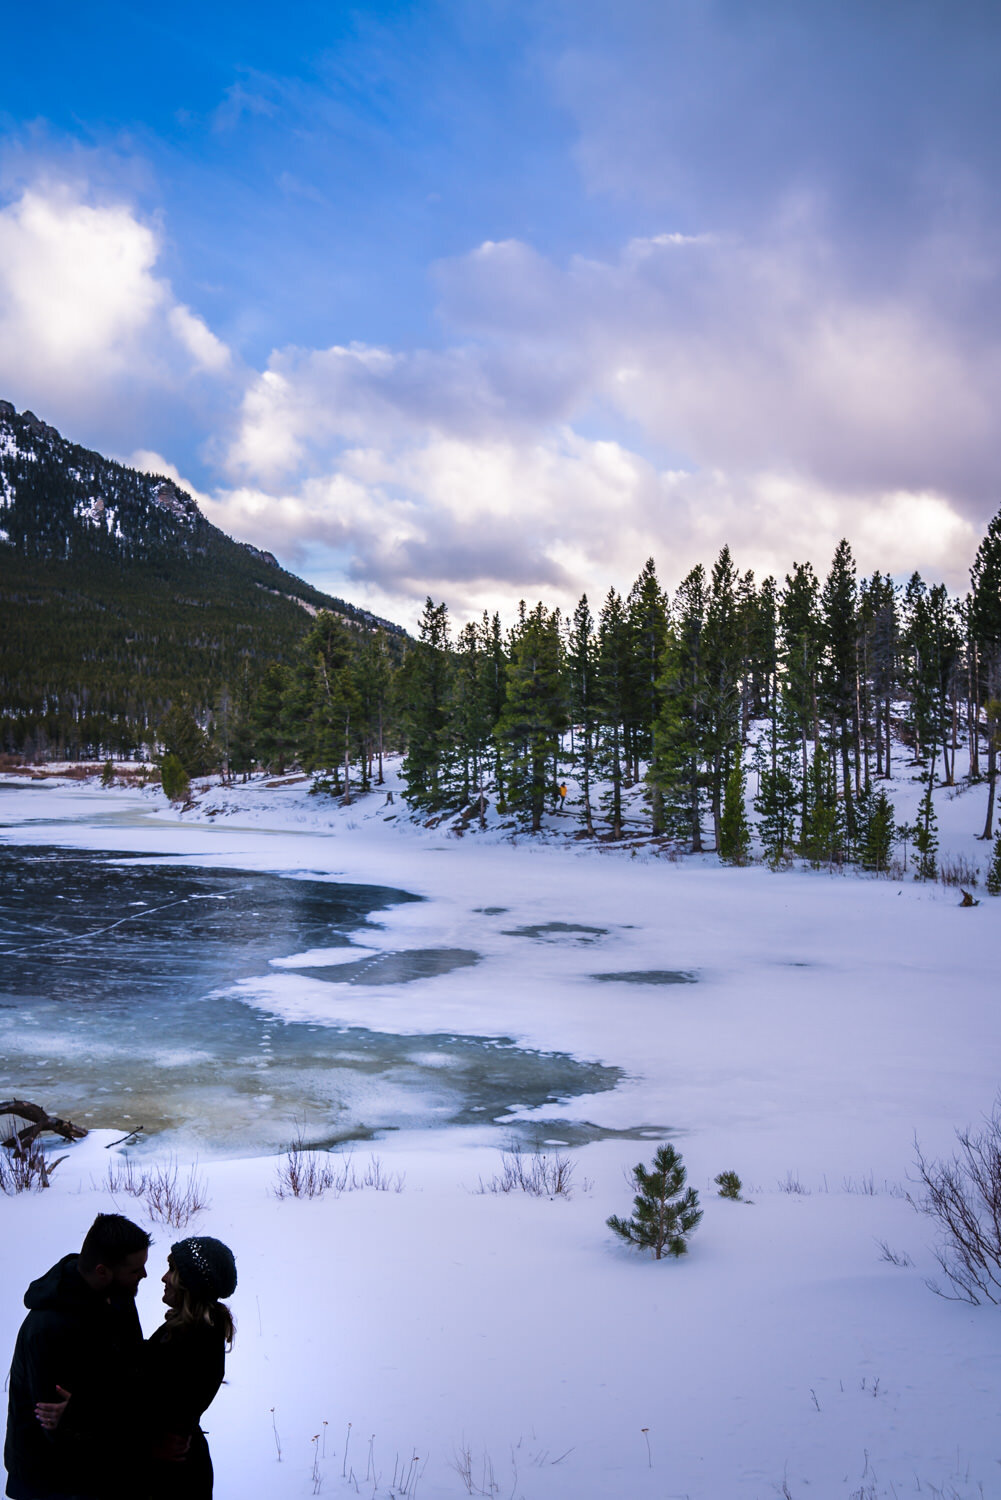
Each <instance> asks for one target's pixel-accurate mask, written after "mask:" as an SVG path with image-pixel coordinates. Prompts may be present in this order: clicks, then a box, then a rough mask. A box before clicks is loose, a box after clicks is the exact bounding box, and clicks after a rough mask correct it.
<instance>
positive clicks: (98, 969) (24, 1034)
mask: <svg viewBox="0 0 1001 1500" xmlns="http://www.w3.org/2000/svg"><path fill="white" fill-rule="evenodd" d="M0 891H2V893H3V894H2V897H0V950H2V952H0V956H2V960H3V968H2V977H0V1046H2V1049H3V1056H4V1058H5V1069H4V1072H5V1077H4V1079H3V1082H2V1084H0V1087H3V1088H6V1089H8V1090H9V1091H10V1092H11V1093H13V1094H14V1095H19V1096H21V1097H28V1098H36V1099H37V1100H38V1101H39V1102H41V1103H43V1104H45V1105H46V1106H47V1107H49V1108H50V1109H52V1110H54V1111H55V1112H57V1113H59V1114H62V1115H69V1116H70V1117H75V1118H77V1119H78V1120H79V1121H80V1123H82V1124H86V1125H90V1126H110V1127H114V1128H119V1127H121V1128H122V1129H129V1128H133V1127H135V1126H137V1125H143V1126H144V1127H145V1130H146V1132H147V1133H149V1134H155V1133H157V1132H161V1131H177V1132H180V1133H181V1134H182V1135H183V1136H185V1137H191V1136H193V1137H195V1138H196V1139H197V1140H198V1142H199V1144H200V1145H202V1146H204V1147H205V1148H206V1149H219V1150H224V1151H240V1152H245V1151H246V1152H255V1153H256V1152H258V1151H261V1150H273V1149H277V1148H278V1147H280V1146H281V1145H282V1144H284V1143H285V1142H286V1141H287V1140H288V1139H289V1136H290V1134H291V1128H292V1124H293V1121H295V1120H302V1119H305V1120H306V1121H307V1122H308V1126H309V1131H310V1134H311V1136H313V1137H314V1138H317V1139H324V1140H328V1141H334V1140H339V1139H350V1138H355V1137H361V1136H365V1135H368V1134H370V1133H372V1132H373V1131H376V1130H380V1129H386V1128H394V1127H396V1128H403V1127H410V1126H418V1125H424V1126H426V1125H456V1124H469V1123H483V1122H490V1121H493V1120H501V1119H505V1120H506V1119H507V1117H508V1116H509V1115H510V1113H511V1110H512V1109H520V1110H526V1109H528V1110H531V1109H538V1108H539V1107H540V1106H544V1105H546V1104H547V1103H553V1102H555V1101H558V1100H561V1099H566V1098H568V1097H571V1096H575V1095H583V1094H593V1093H596V1092H600V1091H602V1090H606V1089H610V1088H614V1086H615V1085H616V1083H617V1082H618V1081H619V1079H620V1077H621V1073H620V1071H619V1070H618V1069H616V1068H612V1067H606V1066H603V1065H602V1064H600V1063H594V1062H592V1063H582V1062H579V1061H576V1060H575V1059H574V1058H572V1057H570V1056H568V1055H566V1054H564V1053H559V1052H546V1051H533V1050H530V1049H527V1048H522V1047H519V1046H517V1045H516V1044H515V1042H514V1041H513V1040H512V1039H511V1038H510V1037H506V1036H497V1037H480V1036H466V1035H463V1034H461V1033H458V1032H449V1031H444V1030H438V1031H435V1032H434V1033H432V1034H428V1033H425V1032H421V1033H420V1034H419V1035H416V1036H415V1035H396V1034H393V1033H389V1032H386V1031H384V1030H379V1029H374V1028H373V1029H371V1030H369V1029H367V1028H365V1027H364V1026H360V1025H357V1024H352V1025H350V1026H346V1025H339V1024H337V1022H336V1018H333V1017H332V1018H331V1021H330V1023H329V1024H321V1023H320V1022H319V1021H317V1020H316V1019H315V1018H310V1019H309V1020H308V1021H306V1020H296V1019H294V1018H292V1019H288V1018H281V1017H278V1016H276V1015H275V1014H273V1013H269V1012H268V1011H267V1010H266V1009H262V1008H261V1007H260V1006H259V1005H255V1004H253V1003H248V1002H247V1000H246V999H245V998H241V994H240V990H239V986H240V985H241V984H243V985H248V984H249V985H250V986H251V988H252V987H253V981H254V980H255V979H259V980H260V981H261V982H262V983H264V982H266V980H267V977H268V976H269V975H274V974H275V971H276V968H278V971H279V972H280V973H282V974H286V975H290V976H293V977H294V975H295V974H296V973H301V974H302V975H303V977H304V978H306V977H308V978H309V979H310V980H315V979H321V980H324V981H327V982H328V983H330V984H331V985H335V984H336V985H343V984H347V985H351V986H354V987H355V993H358V988H359V987H362V992H363V987H364V986H365V985H370V986H373V987H374V986H377V985H378V986H382V985H398V984H400V985H402V984H408V983H413V982H416V981H418V980H425V981H429V980H434V981H435V982H436V983H440V982H444V983H457V982H463V981H464V976H465V975H468V974H470V973H472V972H473V971H474V969H475V965H476V964H477V963H478V962H479V960H480V955H479V954H478V953H476V952H474V951H473V950H471V949H464V948H413V949H409V950H404V951H394V950H390V951H385V950H384V949H380V948H378V947H375V946H373V945H372V942H371V939H381V938H382V930H381V928H380V926H379V923H378V916H379V914H380V913H381V912H384V911H387V910H389V909H391V908H394V907H399V906H400V905H402V904H405V903H412V902H414V901H416V900H417V899H418V898H417V897H415V896H413V895H411V894H410V893H408V892H406V891H403V890H399V889H395V888H391V887H384V886H375V885H358V884H348V883H343V882H337V881H332V880H330V879H329V878H327V879H320V878H317V877H316V876H315V875H309V874H303V873H302V872H297V873H296V874H295V875H294V876H288V875H274V874H267V873H260V872H253V871H245V870H227V869H220V868H215V867H213V868H205V867H202V866H197V865H192V866H182V865H178V864H176V863H174V862H172V861H167V860H156V859H150V858H149V857H148V856H147V857H139V856H134V857H130V856H123V855H117V856H114V857H112V856H108V855H106V854H102V853H98V852H93V851H87V850H75V849H72V850H71V849H62V848H55V847H51V848H50V847H41V848H39V847H35V848H30V849H23V848H19V847H16V846H9V845H8V846H4V847H0ZM367 938H368V939H370V941H366V939H367Z"/></svg>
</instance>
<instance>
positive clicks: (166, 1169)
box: [107, 1156, 209, 1229]
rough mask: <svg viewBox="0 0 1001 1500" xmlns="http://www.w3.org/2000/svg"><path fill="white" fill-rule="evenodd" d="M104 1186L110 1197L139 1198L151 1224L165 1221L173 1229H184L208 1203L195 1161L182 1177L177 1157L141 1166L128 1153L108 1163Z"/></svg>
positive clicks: (204, 1186) (203, 1181)
mask: <svg viewBox="0 0 1001 1500" xmlns="http://www.w3.org/2000/svg"><path fill="white" fill-rule="evenodd" d="M107 1185H108V1191H109V1192H110V1194H111V1196H112V1197H113V1198H114V1197H115V1196H116V1195H117V1194H121V1193H127V1194H128V1195H129V1196H130V1197H132V1198H142V1199H143V1201H144V1202H145V1204H146V1212H147V1213H148V1214H149V1216H150V1218H151V1219H152V1220H153V1221H154V1223H158V1224H168V1225H170V1227H171V1228H172V1229H183V1228H184V1227H185V1226H186V1225H187V1224H189V1223H190V1222H191V1220H192V1219H193V1218H194V1217H195V1215H196V1214H200V1213H201V1212H202V1210H203V1209H205V1208H208V1206H209V1200H208V1195H207V1191H206V1185H205V1179H204V1177H202V1176H201V1175H200V1174H199V1171H198V1163H197V1162H194V1163H192V1165H191V1166H190V1167H189V1168H188V1173H187V1176H186V1177H184V1176H182V1174H181V1169H180V1167H179V1166H178V1163H177V1159H176V1157H170V1158H168V1160H167V1161H166V1162H154V1163H153V1164H152V1165H151V1166H149V1167H140V1166H139V1165H138V1164H137V1163H136V1162H134V1161H133V1160H132V1158H131V1157H128V1156H126V1157H123V1158H122V1159H121V1160H120V1161H117V1162H110V1163H109V1165H108V1175H107Z"/></svg>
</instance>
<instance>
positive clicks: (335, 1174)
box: [274, 1129, 406, 1198]
mask: <svg viewBox="0 0 1001 1500" xmlns="http://www.w3.org/2000/svg"><path fill="white" fill-rule="evenodd" d="M275 1176H276V1182H275V1187H274V1195H275V1197H276V1198H322V1197H323V1195H324V1193H333V1195H334V1197H335V1198H339V1197H340V1196H341V1194H342V1193H354V1192H357V1191H358V1190H359V1189H362V1188H374V1189H375V1191H376V1192H377V1193H402V1192H403V1187H404V1184H405V1182H406V1174H405V1173H403V1172H388V1171H387V1170H386V1169H385V1168H384V1167H383V1165H382V1162H381V1160H380V1158H379V1157H378V1156H375V1155H373V1156H370V1157H369V1159H368V1166H367V1167H366V1168H365V1170H364V1171H363V1172H361V1173H359V1172H358V1171H356V1169H355V1166H354V1162H353V1160H352V1158H351V1157H350V1156H346V1157H332V1156H331V1155H330V1154H329V1153H328V1152H326V1151H318V1150H317V1149H316V1148H315V1147H313V1146H309V1145H307V1143H306V1139H305V1137H304V1135H303V1132H302V1130H301V1129H299V1130H297V1131H296V1134H295V1137H294V1138H293V1140H292V1141H291V1143H290V1144H289V1145H288V1146H287V1147H286V1149H285V1155H284V1156H283V1157H282V1158H281V1160H280V1161H279V1162H278V1166H277V1168H276V1173H275Z"/></svg>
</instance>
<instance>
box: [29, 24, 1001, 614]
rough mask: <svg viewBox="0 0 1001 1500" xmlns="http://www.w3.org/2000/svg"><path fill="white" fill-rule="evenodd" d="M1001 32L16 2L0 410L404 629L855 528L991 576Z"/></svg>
mask: <svg viewBox="0 0 1001 1500" xmlns="http://www.w3.org/2000/svg"><path fill="white" fill-rule="evenodd" d="M999 44H1001V12H999V11H998V9H997V7H996V6H995V5H993V4H991V5H980V4H976V3H970V4H964V5H963V6H955V5H950V4H947V3H931V0H881V3H880V4H879V5H872V4H871V3H855V0H815V3H811V4H803V3H802V0H761V3H760V4H757V5H754V6H751V5H747V4H746V3H743V0H726V3H724V0H658V3H628V0H627V3H624V4H620V5H619V6H617V7H616V8H615V9H614V12H613V9H612V8H611V7H609V6H607V5H599V4H592V3H590V0H572V3H565V4H561V3H556V0H553V3H547V0H535V3H530V4H516V3H508V0H478V3H468V4H461V3H438V4H430V3H414V4H409V5H403V4H398V5H360V6H357V7H354V8H348V7H346V6H343V7H342V6H331V5H329V4H328V5H319V4H292V5H290V6H288V7H286V8H285V9H282V8H281V7H277V6H275V5H269V6H265V5H262V4H257V3H253V0H251V3H246V4H242V5H239V6H237V5H229V4H206V5H201V6H197V7H196V6H194V5H191V4H176V5H174V6H172V7H170V8H169V9H168V8H158V9H157V10H156V11H154V10H153V8H151V7H135V6H131V5H124V4H122V5H111V4H96V5H93V6H90V7H88V8H86V9H83V8H80V7H77V6H70V5H68V4H56V5H54V6H49V7H48V8H47V9H46V10H45V11H44V13H41V12H40V13H37V14H32V13H31V12H29V10H28V8H27V7H19V8H17V9H16V11H14V12H13V13H12V14H11V15H10V16H9V17H6V18H5V52H6V53H7V56H8V58H10V59H13V60H15V61H16V66H13V67H10V66H8V67H7V68H5V71H4V78H3V82H2V85H0V397H4V398H7V399H10V400H13V401H14V402H15V404H16V405H17V406H18V407H19V408H21V409H23V408H24V407H31V408H32V409H34V410H36V411H37V412H38V414H39V415H41V416H43V417H44V418H45V419H46V420H48V421H50V422H53V423H54V424H55V425H56V426H58V427H59V428H60V430H62V431H63V432H64V433H65V434H66V435H67V436H71V437H73V438H75V439H77V440H78V441H81V442H84V443H86V444H89V445H91V446H94V447H96V448H99V449H101V450H102V451H106V452H112V453H114V454H116V455H118V456H121V457H124V458H127V459H129V460H132V461H135V462H137V463H140V464H142V465H143V466H147V465H151V466H154V467H156V468H158V469H160V470H168V471H170V472H174V473H176V474H178V475H179V476H180V477H181V478H183V479H184V480H185V481H186V482H187V483H188V484H189V485H190V486H191V487H192V488H193V489H194V490H195V492H196V493H197V495H198V497H199V499H200V501H201V503H202V505H203V508H204V509H205V511H206V513H207V514H208V515H209V516H210V517H211V519H213V520H214V521H216V522H217V523H218V524H220V525H222V526H223V527H224V528H225V529H226V530H228V531H229V532H231V533H232V534H233V535H236V536H238V537H241V538H243V539H247V540H251V541H254V542H256V543H258V544H259V545H263V546H267V547H270V548H271V549H272V550H273V551H275V552H276V553H277V554H278V556H279V557H280V558H281V560H282V561H283V562H284V563H286V564H287V565H288V566H290V567H292V568H293V569H294V570H295V571H297V572H300V573H302V574H303V575H304V576H306V577H308V578H310V579H311V580H312V581H315V582H317V583H320V584H321V585H324V586H327V587H329V588H331V589H333V590H335V591H336V592H339V593H342V594H344V595H345V596H347V597H350V598H352V599H355V600H357V601H358V602H361V603H368V604H370V605H372V606H373V607H375V608H378V609H379V610H381V611H382V612H384V613H388V614H391V615H393V616H394V617H395V618H398V619H401V620H403V621H405V622H408V623H409V622H411V621H412V620H413V618H414V617H415V614H416V612H417V610H418V609H419V607H420V604H421V602H422V600H423V598H424V595H425V594H426V593H428V592H430V593H432V594H433V595H434V596H435V597H436V598H444V599H446V600H447V601H448V602H449V604H450V605H451V607H452V609H453V613H454V614H455V615H456V616H457V618H464V617H466V616H468V615H469V614H470V613H473V612H476V611H478V610H479V609H481V608H484V607H489V608H493V607H501V608H502V610H504V611H505V612H506V613H508V614H510V612H511V610H512V608H513V605H514V603H515V601H516V600H517V598H518V597H520V596H521V595H523V594H524V595H526V596H528V597H530V598H534V597H539V596H541V597H544V598H546V599H547V600H548V601H549V602H552V603H561V604H564V605H566V604H571V603H572V602H573V601H574V600H575V599H576V597H577V596H578V595H579V593H580V592H581V591H583V590H585V589H586V590H587V591H588V593H589V595H591V597H592V598H600V597H601V596H602V595H603V594H604V592H605V591H606V589H607V588H608V587H609V586H610V585H615V586H617V587H619V588H626V587H628V585H629V583H630V582H631V580H632V579H633V577H635V575H636V573H637V572H638V571H639V569H640V567H641V565H642V563H643V561H644V560H645V558H646V557H647V556H648V555H650V554H653V556H654V557H655V558H656V559H657V561H658V564H659V567H660V571H661V574H662V577H663V579H664V581H665V582H666V583H668V584H673V583H676V582H677V581H678V580H679V579H680V577H681V576H682V574H683V573H684V571H685V570H686V569H687V568H688V567H690V566H691V565H692V564H693V563H694V562H695V561H698V560H702V561H706V562H709V561H711V560H712V558H713V556H714V555H715V553H716V552H717V551H718V550H719V547H720V546H721V545H722V544H723V543H724V542H729V543H730V545H731V547H732V548H733V550H734V553H735V555H736V558H737V561H738V563H739V564H740V565H741V566H743V567H753V568H754V569H755V570H756V572H757V573H758V574H759V576H761V575H762V574H763V573H764V572H766V571H775V572H777V573H778V574H779V576H781V575H782V573H783V572H784V571H786V570H787V569H788V568H789V567H790V566H791V564H792V562H793V560H794V559H797V560H798V559H802V558H805V557H811V558H812V560H813V561H814V562H815V564H816V565H817V566H818V568H821V569H823V568H825V567H826V566H827V564H828V561H829V558H830V555H831V552H832V551H833V547H834V545H835V543H836V542H837V540H838V538H839V537H840V536H841V535H842V534H847V535H848V536H849V537H850V538H851V539H852V541H853V543H854V545H855V547H856V551H857V554H858V557H859V562H860V565H861V566H862V567H864V568H870V569H871V568H873V567H877V566H878V567H881V568H889V569H891V570H892V571H894V572H895V573H899V574H903V573H906V572H909V571H910V570H911V569H912V568H914V567H917V568H920V569H921V570H922V571H923V572H924V573H926V574H927V575H928V576H929V577H930V578H936V579H937V578H945V579H946V580H947V581H948V582H949V583H950V584H951V585H952V586H953V587H962V585H963V582H964V576H965V571H966V568H967V566H968V563H969V560H970V557H971V556H972V552H973V550H974V548H975V546H976V542H977V540H978V538H979V535H980V534H981V532H982V530H983V526H984V525H985V523H986V521H987V519H989V517H990V515H991V514H993V512H994V510H995V509H996V508H997V504H998V500H999V498H1001V485H999V482H998V480H999V474H998V467H999V445H998V441H997V436H996V429H997V421H996V413H997V411H998V410H999V397H1001V389H999V385H1001V339H999V281H998V249H999V244H998V237H999V230H1001V214H999V202H998V187H997V181H996V179H997V171H996V163H997V160H998V147H999V140H998V135H999V108H998V104H997V100H998V99H999V97H1001V88H999V85H1001V77H999V74H1001V45H999Z"/></svg>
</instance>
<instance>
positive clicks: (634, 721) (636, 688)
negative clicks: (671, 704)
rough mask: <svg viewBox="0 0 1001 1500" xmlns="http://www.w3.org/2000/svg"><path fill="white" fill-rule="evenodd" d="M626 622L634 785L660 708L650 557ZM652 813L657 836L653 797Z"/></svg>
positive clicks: (660, 627) (657, 589) (658, 615)
mask: <svg viewBox="0 0 1001 1500" xmlns="http://www.w3.org/2000/svg"><path fill="white" fill-rule="evenodd" d="M626 620H627V627H628V630H629V658H628V666H627V673H628V690H627V712H626V731H627V753H628V754H630V755H631V756H632V761H633V768H632V777H633V780H635V781H638V780H639V778H640V762H641V760H645V761H647V762H648V763H649V760H650V756H651V753H652V750H653V731H654V725H655V723H656V721H657V712H658V710H659V708H660V695H659V692H658V689H657V680H658V678H659V676H660V665H661V658H662V656H663V653H664V641H665V638H666V636H667V600H666V599H665V597H664V591H663V589H662V588H661V586H660V583H659V581H658V579H657V569H656V567H655V565H654V560H653V558H652V557H648V558H647V560H646V562H645V563H644V565H643V570H642V572H641V573H640V575H639V577H638V578H637V580H636V582H635V583H634V584H633V586H632V588H631V589H630V590H629V597H628V599H627V601H626ZM652 810H653V823H654V828H653V831H654V833H659V832H660V831H661V830H660V828H659V827H658V811H657V806H656V797H655V798H654V802H653V809H652Z"/></svg>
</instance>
